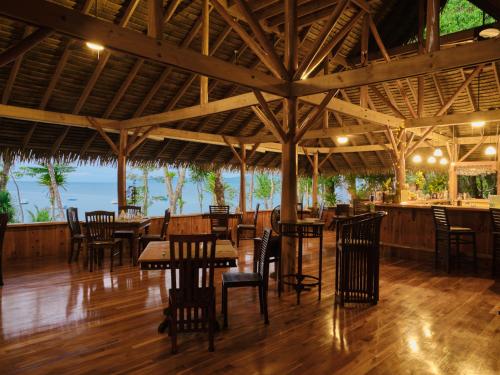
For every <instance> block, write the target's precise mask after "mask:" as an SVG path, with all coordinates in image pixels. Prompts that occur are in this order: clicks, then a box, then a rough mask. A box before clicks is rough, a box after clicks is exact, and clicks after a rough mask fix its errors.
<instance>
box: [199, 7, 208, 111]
mask: <svg viewBox="0 0 500 375" xmlns="http://www.w3.org/2000/svg"><path fill="white" fill-rule="evenodd" d="M209 16H210V9H209V6H208V0H203V9H202V17H203V19H202V26H201V53H202V54H204V55H205V56H208V55H209V53H210V47H209V41H210V27H209V26H210V23H209ZM207 103H208V77H207V76H200V104H207Z"/></svg>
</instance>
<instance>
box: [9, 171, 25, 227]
mask: <svg viewBox="0 0 500 375" xmlns="http://www.w3.org/2000/svg"><path fill="white" fill-rule="evenodd" d="M10 176H11V178H12V182H13V183H14V186H15V187H16V192H17V204H18V205H19V212H20V213H21V223H24V209H23V205H22V203H21V191H20V190H19V185H18V184H17V181H16V179H15V177H14V175H13V174H12V173H11V174H10Z"/></svg>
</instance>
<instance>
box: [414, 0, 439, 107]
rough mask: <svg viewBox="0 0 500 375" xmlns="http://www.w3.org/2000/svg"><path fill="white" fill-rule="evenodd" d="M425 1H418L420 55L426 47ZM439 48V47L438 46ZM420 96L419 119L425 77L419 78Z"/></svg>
mask: <svg viewBox="0 0 500 375" xmlns="http://www.w3.org/2000/svg"><path fill="white" fill-rule="evenodd" d="M425 1H426V0H418V36H417V40H418V53H420V54H422V53H424V52H425V46H424V25H425ZM438 48H439V46H438ZM417 80H418V89H417V91H418V94H417V98H418V99H417V115H418V117H423V114H424V94H425V91H424V85H425V78H424V76H422V75H420V76H418V79H417Z"/></svg>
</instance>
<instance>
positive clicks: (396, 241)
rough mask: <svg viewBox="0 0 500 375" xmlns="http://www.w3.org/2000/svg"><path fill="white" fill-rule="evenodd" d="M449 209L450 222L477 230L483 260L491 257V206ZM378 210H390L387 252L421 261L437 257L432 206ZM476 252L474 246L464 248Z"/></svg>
mask: <svg viewBox="0 0 500 375" xmlns="http://www.w3.org/2000/svg"><path fill="white" fill-rule="evenodd" d="M445 207H447V208H449V209H450V210H449V217H450V224H451V225H454V226H461V227H467V228H471V229H472V230H473V231H475V232H476V242H477V252H478V257H479V259H480V260H481V259H485V258H486V259H491V232H490V227H491V223H490V216H489V210H488V208H483V207H461V206H445ZM376 208H377V210H383V211H387V213H388V215H387V216H386V218H384V220H383V221H382V228H381V234H380V237H381V242H382V252H383V254H384V255H391V256H397V257H401V258H410V259H417V260H420V259H421V260H424V259H427V260H429V259H432V258H433V256H434V221H433V217H432V209H431V206H430V205H420V204H411V203H407V204H405V203H403V204H377V205H376ZM461 251H464V252H465V253H466V254H467V255H472V249H470V247H469V246H464V249H461Z"/></svg>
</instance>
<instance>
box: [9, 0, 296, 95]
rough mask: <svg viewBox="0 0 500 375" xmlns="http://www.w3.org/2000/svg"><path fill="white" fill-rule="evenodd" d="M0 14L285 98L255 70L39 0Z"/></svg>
mask: <svg viewBox="0 0 500 375" xmlns="http://www.w3.org/2000/svg"><path fill="white" fill-rule="evenodd" d="M0 14H2V15H3V16H6V17H9V18H12V19H16V20H19V21H22V22H26V23H29V24H34V25H38V26H40V27H45V28H53V29H54V30H55V31H57V32H58V33H61V34H65V35H68V36H71V37H73V38H77V39H82V40H92V41H95V42H98V43H100V44H102V45H104V46H106V47H108V48H111V49H114V50H117V51H121V52H124V53H127V54H131V55H135V56H138V57H142V58H145V59H149V60H152V61H156V62H159V63H162V64H167V65H172V66H175V67H177V68H179V69H181V70H188V71H191V72H194V73H199V74H202V75H205V76H208V77H211V78H215V79H219V80H223V81H228V82H234V83H238V84H240V85H243V86H247V87H250V88H256V89H259V90H262V91H265V92H271V93H274V94H277V95H282V96H286V95H287V94H288V90H287V85H286V84H285V83H284V81H282V80H281V79H278V78H274V77H272V76H269V75H267V74H265V73H262V72H260V71H256V70H250V69H246V68H243V67H241V66H237V65H234V64H231V63H228V62H226V61H224V60H220V59H218V58H214V57H211V56H203V55H202V54H201V53H197V52H194V51H192V50H189V49H185V48H179V47H177V46H175V45H172V44H170V43H166V42H163V41H162V42H159V41H157V40H155V39H152V38H148V37H147V36H145V35H142V34H140V33H138V32H136V31H133V30H129V29H123V28H121V27H120V26H117V25H114V24H112V23H110V22H106V21H102V20H100V19H96V18H94V17H90V16H87V15H82V14H81V13H80V12H78V11H75V10H72V9H69V8H65V7H63V6H60V5H57V4H54V3H50V2H48V1H40V0H4V1H2V7H0Z"/></svg>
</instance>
